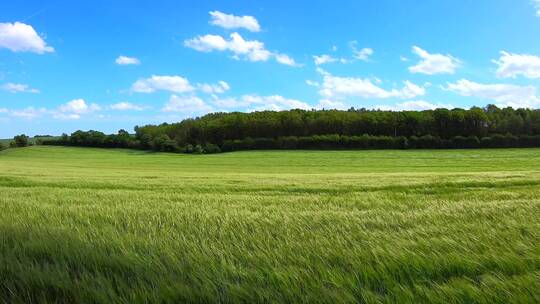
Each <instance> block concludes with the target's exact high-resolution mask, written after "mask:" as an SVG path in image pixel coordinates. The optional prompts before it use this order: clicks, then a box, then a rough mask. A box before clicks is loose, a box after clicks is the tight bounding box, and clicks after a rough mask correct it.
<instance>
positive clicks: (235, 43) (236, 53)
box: [184, 32, 296, 66]
mask: <svg viewBox="0 0 540 304" xmlns="http://www.w3.org/2000/svg"><path fill="white" fill-rule="evenodd" d="M229 38H230V39H229V40H227V39H225V38H223V37H221V36H219V35H204V36H197V37H195V38H192V39H188V40H185V41H184V45H185V46H186V47H189V48H192V49H194V50H196V51H199V52H205V53H208V52H213V51H218V52H224V51H228V52H231V53H232V54H233V58H235V59H240V58H243V59H246V60H249V61H254V62H255V61H268V60H269V59H271V58H274V59H276V61H277V62H279V63H281V64H286V65H292V66H295V65H296V63H295V61H294V60H293V59H292V58H290V57H289V56H287V55H285V54H281V53H275V52H270V51H269V50H267V49H266V48H265V46H264V43H262V42H260V41H258V40H245V39H244V38H243V37H242V36H241V35H240V34H239V33H236V32H234V33H231V34H230V37H229Z"/></svg>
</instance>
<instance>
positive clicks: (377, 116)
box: [43, 105, 540, 153]
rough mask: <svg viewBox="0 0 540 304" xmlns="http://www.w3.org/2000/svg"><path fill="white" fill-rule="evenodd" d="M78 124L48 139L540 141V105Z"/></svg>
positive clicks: (236, 145)
mask: <svg viewBox="0 0 540 304" xmlns="http://www.w3.org/2000/svg"><path fill="white" fill-rule="evenodd" d="M134 130H135V134H134V135H133V134H129V133H128V132H127V131H125V130H120V131H119V132H118V133H117V134H111V135H106V134H104V133H102V132H99V131H76V132H74V133H72V134H71V136H68V135H67V134H63V135H62V137H60V138H57V139H53V140H44V141H43V143H44V144H50V145H72V146H89V147H111V148H112V147H116V148H136V149H145V150H156V151H168V152H184V153H217V152H224V151H237V150H250V149H427V148H429V149H437V148H495V147H501V148H502V147H540V110H533V109H513V108H510V107H508V108H498V107H497V106H494V105H488V106H486V107H485V108H479V107H473V108H470V109H452V110H449V109H436V110H426V111H382V110H367V109H354V108H351V109H349V110H347V111H340V110H290V111H279V112H276V111H262V112H252V113H241V112H234V113H212V114H208V115H205V116H202V117H197V118H193V119H185V120H183V121H181V122H178V123H172V124H168V123H163V124H160V125H146V126H136V127H135V129H134Z"/></svg>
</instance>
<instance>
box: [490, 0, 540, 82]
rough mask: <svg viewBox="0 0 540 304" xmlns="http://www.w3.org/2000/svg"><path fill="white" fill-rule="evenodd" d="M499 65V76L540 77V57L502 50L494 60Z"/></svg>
mask: <svg viewBox="0 0 540 304" xmlns="http://www.w3.org/2000/svg"><path fill="white" fill-rule="evenodd" d="M539 1H540V0H539ZM493 62H494V63H495V64H497V65H498V66H499V68H498V69H497V76H498V77H502V78H508V77H511V78H516V76H519V75H522V76H524V77H527V78H540V57H538V56H533V55H520V54H512V53H508V52H504V51H503V52H501V57H500V58H499V60H493Z"/></svg>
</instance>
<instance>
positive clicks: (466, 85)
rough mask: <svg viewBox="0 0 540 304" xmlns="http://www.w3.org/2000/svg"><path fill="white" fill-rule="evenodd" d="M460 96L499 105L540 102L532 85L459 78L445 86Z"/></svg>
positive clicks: (534, 104) (535, 104) (521, 105)
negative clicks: (490, 101)
mask: <svg viewBox="0 0 540 304" xmlns="http://www.w3.org/2000/svg"><path fill="white" fill-rule="evenodd" d="M443 89H445V90H448V91H452V92H455V93H457V94H459V95H461V96H468V97H476V98H481V99H487V100H492V101H495V102H496V103H497V105H499V106H503V107H505V106H511V107H517V108H519V107H525V108H534V107H536V106H538V105H539V104H540V98H539V97H538V96H537V90H536V88H535V87H534V86H518V85H512V84H480V83H476V82H472V81H469V80H467V79H461V80H459V81H457V82H456V83H449V84H448V85H447V87H446V88H443Z"/></svg>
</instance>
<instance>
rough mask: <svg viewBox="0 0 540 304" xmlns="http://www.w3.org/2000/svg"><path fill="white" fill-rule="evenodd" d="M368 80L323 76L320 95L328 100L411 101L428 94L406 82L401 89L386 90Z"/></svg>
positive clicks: (421, 88)
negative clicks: (352, 98) (377, 99)
mask: <svg viewBox="0 0 540 304" xmlns="http://www.w3.org/2000/svg"><path fill="white" fill-rule="evenodd" d="M374 81H375V82H379V81H378V80H371V79H368V78H353V77H338V76H333V75H330V74H328V73H326V74H323V83H322V84H321V89H320V91H319V94H320V95H321V96H323V97H324V98H327V99H343V98H347V97H360V98H380V99H384V98H392V97H394V98H402V99H410V98H415V97H417V96H422V95H425V94H426V90H425V88H424V87H421V86H418V85H416V84H414V83H412V82H410V81H405V82H404V85H403V87H402V88H401V89H392V90H386V89H383V88H381V87H380V86H378V85H377V84H376V83H374Z"/></svg>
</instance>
